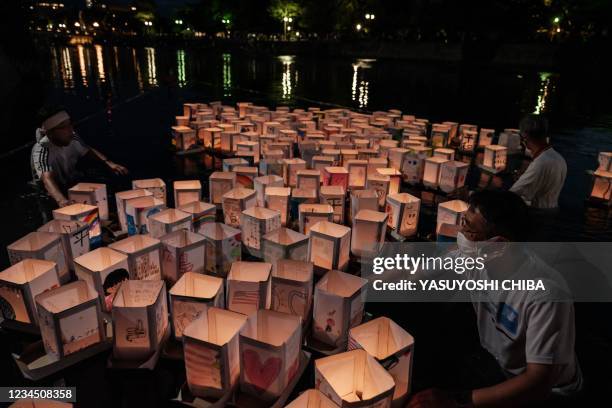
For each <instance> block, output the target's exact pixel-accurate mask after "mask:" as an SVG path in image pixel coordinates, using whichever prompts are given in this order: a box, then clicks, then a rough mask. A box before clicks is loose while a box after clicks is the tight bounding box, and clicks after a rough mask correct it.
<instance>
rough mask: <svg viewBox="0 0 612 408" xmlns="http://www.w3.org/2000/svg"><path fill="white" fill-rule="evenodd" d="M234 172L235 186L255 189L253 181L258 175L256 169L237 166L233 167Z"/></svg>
mask: <svg viewBox="0 0 612 408" xmlns="http://www.w3.org/2000/svg"><path fill="white" fill-rule="evenodd" d="M234 172H235V173H236V186H241V187H243V188H250V189H252V188H254V187H255V185H254V180H255V178H257V176H258V175H259V170H258V168H257V167H244V166H238V167H234Z"/></svg>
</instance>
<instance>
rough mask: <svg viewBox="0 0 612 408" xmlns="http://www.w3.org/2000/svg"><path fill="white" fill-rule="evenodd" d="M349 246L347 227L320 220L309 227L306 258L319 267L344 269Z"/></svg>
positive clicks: (349, 235) (349, 237)
mask: <svg viewBox="0 0 612 408" xmlns="http://www.w3.org/2000/svg"><path fill="white" fill-rule="evenodd" d="M350 247H351V229H350V228H349V227H345V226H344V225H340V224H335V223H333V222H329V221H321V222H318V223H316V224H315V225H313V226H312V227H311V228H310V242H309V245H308V259H309V260H310V261H311V262H313V263H314V265H315V266H317V267H319V268H322V269H326V270H330V269H341V270H344V269H345V268H346V267H347V266H348V261H349V251H350Z"/></svg>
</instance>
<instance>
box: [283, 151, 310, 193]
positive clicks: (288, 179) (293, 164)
mask: <svg viewBox="0 0 612 408" xmlns="http://www.w3.org/2000/svg"><path fill="white" fill-rule="evenodd" d="M284 169H285V170H284V179H285V184H286V185H287V186H289V187H295V186H296V185H297V172H298V170H306V162H305V161H304V160H302V159H298V158H295V159H285V160H284Z"/></svg>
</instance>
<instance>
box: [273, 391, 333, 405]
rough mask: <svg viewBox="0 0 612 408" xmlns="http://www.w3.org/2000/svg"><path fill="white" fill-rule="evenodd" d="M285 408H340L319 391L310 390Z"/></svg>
mask: <svg viewBox="0 0 612 408" xmlns="http://www.w3.org/2000/svg"><path fill="white" fill-rule="evenodd" d="M285 408H338V405H336V403H335V402H333V401H332V400H330V399H329V398H327V397H326V396H325V395H324V394H322V393H321V392H320V391H319V390H315V389H309V390H306V391H304V392H303V393H301V394H300V396H299V397H297V398H296V399H294V400H293V401H291V403H289V405H287V406H286V407H285Z"/></svg>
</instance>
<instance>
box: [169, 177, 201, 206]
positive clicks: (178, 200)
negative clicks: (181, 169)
mask: <svg viewBox="0 0 612 408" xmlns="http://www.w3.org/2000/svg"><path fill="white" fill-rule="evenodd" d="M201 197H202V184H200V180H180V181H175V182H174V206H175V207H180V206H181V205H184V204H188V203H191V202H194V201H200V199H201Z"/></svg>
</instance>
